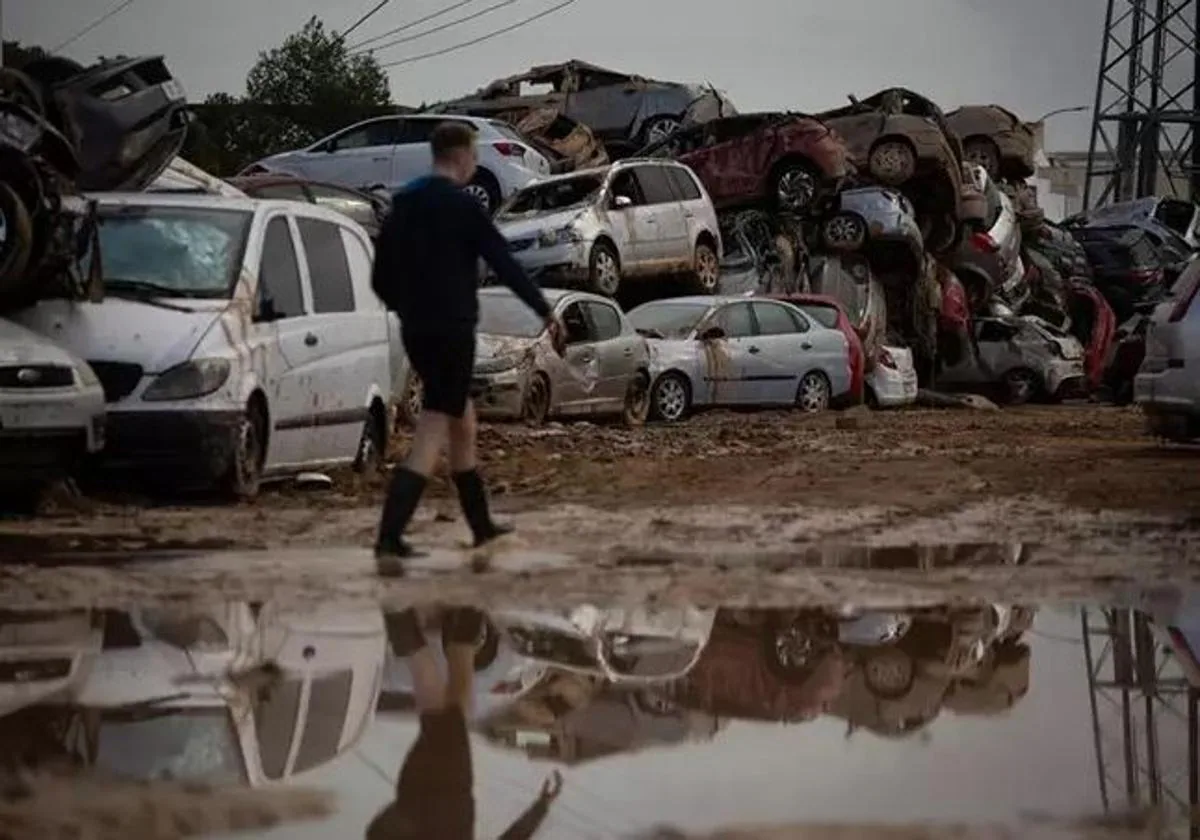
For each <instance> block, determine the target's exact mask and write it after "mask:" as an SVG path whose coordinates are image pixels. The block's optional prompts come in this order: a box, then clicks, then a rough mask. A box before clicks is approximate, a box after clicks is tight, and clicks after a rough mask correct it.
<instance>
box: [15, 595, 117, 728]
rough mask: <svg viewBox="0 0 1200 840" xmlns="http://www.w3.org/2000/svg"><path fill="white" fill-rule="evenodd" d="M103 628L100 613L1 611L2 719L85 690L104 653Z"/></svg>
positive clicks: (80, 611) (88, 611) (83, 611)
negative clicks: (83, 686)
mask: <svg viewBox="0 0 1200 840" xmlns="http://www.w3.org/2000/svg"><path fill="white" fill-rule="evenodd" d="M101 627H102V622H101V613H100V612H99V611H92V610H69V611H68V610H62V611H45V612H41V611H32V610H30V611H19V612H12V611H8V610H4V611H0V716H3V715H7V714H11V713H13V712H15V711H17V710H18V709H22V708H25V707H26V706H32V705H34V704H36V703H42V702H46V701H48V700H51V699H53V698H54V697H57V696H59V695H61V694H62V693H63V692H69V691H71V690H72V689H73V688H75V687H76V686H78V685H80V684H81V682H82V681H83V680H85V679H86V678H87V676H88V673H89V671H90V669H91V667H92V664H93V662H94V661H95V659H96V657H97V656H98V655H99V654H100V647H101V643H102V640H103V632H102V629H101Z"/></svg>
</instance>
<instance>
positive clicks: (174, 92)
mask: <svg viewBox="0 0 1200 840" xmlns="http://www.w3.org/2000/svg"><path fill="white" fill-rule="evenodd" d="M162 91H163V94H164V95H165V96H166V97H167V99H170V100H171V101H172V102H182V101H184V100H186V99H187V92H186V91H184V89H183V83H181V82H180V81H179V80H178V79H171V80H170V81H169V82H163V85H162Z"/></svg>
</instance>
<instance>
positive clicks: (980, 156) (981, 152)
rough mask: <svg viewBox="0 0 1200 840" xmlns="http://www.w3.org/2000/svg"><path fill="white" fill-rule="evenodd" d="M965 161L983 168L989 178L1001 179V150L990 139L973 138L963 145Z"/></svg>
mask: <svg viewBox="0 0 1200 840" xmlns="http://www.w3.org/2000/svg"><path fill="white" fill-rule="evenodd" d="M963 160H965V161H967V162H968V163H975V164H978V165H979V166H982V167H983V168H984V170H985V171H986V172H987V174H988V177H990V178H993V179H995V178H998V177H1000V149H998V148H997V147H996V144H995V143H994V142H992V139H991V138H990V137H973V138H971V139H970V140H968V141H967V142H965V143H963Z"/></svg>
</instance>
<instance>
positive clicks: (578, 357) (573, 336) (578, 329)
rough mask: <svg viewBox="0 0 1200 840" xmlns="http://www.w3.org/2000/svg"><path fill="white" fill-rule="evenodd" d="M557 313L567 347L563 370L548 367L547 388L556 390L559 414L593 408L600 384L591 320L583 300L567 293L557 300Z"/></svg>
mask: <svg viewBox="0 0 1200 840" xmlns="http://www.w3.org/2000/svg"><path fill="white" fill-rule="evenodd" d="M558 315H559V317H560V318H562V322H563V327H565V329H566V348H565V350H564V351H563V360H564V361H565V362H566V368H567V369H566V370H560V371H559V372H558V375H557V376H556V375H554V373H555V372H554V371H553V370H552V371H551V382H550V389H551V392H552V394H557V397H556V398H555V399H554V404H555V408H556V411H557V412H559V413H561V414H581V413H587V412H590V411H592V407H593V405H594V404H595V402H596V401H597V400H601V399H602V398H601V397H599V396H598V392H600V386H601V377H600V373H599V370H600V363H599V358H598V356H597V355H596V344H595V335H594V333H593V332H592V323H591V320H590V319H589V318H588V315H587V312H585V311H584V308H583V303H582V301H580V300H578V299H577V298H573V297H567V298H565V299H564V300H563V301H562V303H560V304H559V311H558Z"/></svg>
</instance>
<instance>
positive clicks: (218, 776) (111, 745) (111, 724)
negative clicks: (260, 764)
mask: <svg viewBox="0 0 1200 840" xmlns="http://www.w3.org/2000/svg"><path fill="white" fill-rule="evenodd" d="M229 714H230V713H229V710H228V709H226V708H225V707H223V706H222V707H221V708H217V709H170V710H166V709H164V710H161V711H159V710H156V711H153V712H150V713H148V714H146V715H145V716H144V717H139V715H138V714H136V713H135V714H127V713H124V712H120V711H111V712H109V711H106V712H103V713H102V714H101V716H100V734H99V738H98V741H97V745H96V764H97V766H99V767H103V768H104V769H106V770H110V771H112V772H114V773H116V774H117V775H121V776H128V777H130V778H134V779H178V780H189V781H190V780H197V781H199V780H203V781H210V782H224V783H232V784H244V783H245V782H246V781H247V777H246V772H245V766H244V763H243V761H242V752H241V749H240V747H239V746H238V741H237V735H236V731H235V730H234V727H233V721H232V720H230V717H229Z"/></svg>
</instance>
